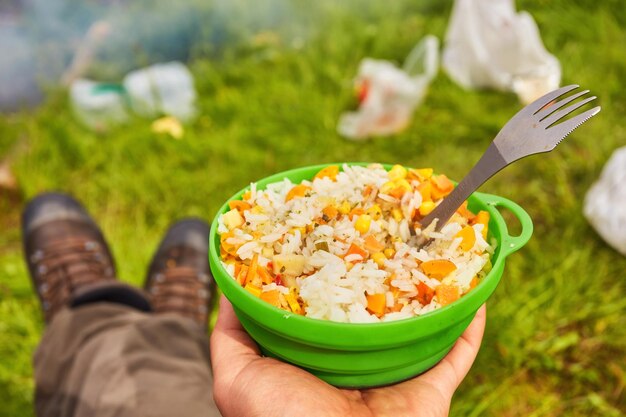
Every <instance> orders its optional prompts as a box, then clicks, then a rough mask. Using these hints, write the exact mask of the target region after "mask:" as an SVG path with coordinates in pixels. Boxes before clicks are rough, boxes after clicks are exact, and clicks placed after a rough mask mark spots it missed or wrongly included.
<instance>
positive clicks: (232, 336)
mask: <svg viewBox="0 0 626 417" xmlns="http://www.w3.org/2000/svg"><path fill="white" fill-rule="evenodd" d="M210 351H211V364H212V366H213V372H214V373H215V374H218V373H221V371H222V370H228V371H229V372H228V373H231V372H238V371H239V370H240V369H242V368H243V367H244V366H245V365H246V364H247V363H249V362H250V361H252V360H254V359H256V358H258V357H259V348H258V346H257V345H256V343H255V342H254V341H253V340H252V339H251V338H250V336H248V333H246V331H245V330H244V328H243V327H242V326H241V323H239V319H237V316H236V315H235V311H234V310H233V306H232V305H231V304H230V302H229V301H228V300H227V299H226V297H224V296H222V297H221V299H220V309H219V313H218V316H217V323H216V324H215V329H213V333H212V334H211V349H210ZM235 375H236V373H235ZM216 377H217V375H216Z"/></svg>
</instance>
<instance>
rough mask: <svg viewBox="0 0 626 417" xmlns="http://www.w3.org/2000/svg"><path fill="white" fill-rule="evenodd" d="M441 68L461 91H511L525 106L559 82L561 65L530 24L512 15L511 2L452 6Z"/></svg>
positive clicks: (482, 0) (474, 0) (472, 0)
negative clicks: (472, 89)
mask: <svg viewBox="0 0 626 417" xmlns="http://www.w3.org/2000/svg"><path fill="white" fill-rule="evenodd" d="M442 65H443V67H444V69H445V70H446V72H447V73H448V74H449V76H450V77H451V78H452V79H453V80H454V81H456V82H457V83H459V84H460V85H462V86H463V87H465V88H495V89H498V90H504V91H513V92H515V93H516V94H517V95H518V97H519V99H520V101H522V103H525V104H528V103H531V102H532V101H534V100H535V99H537V98H539V97H540V96H542V95H544V94H546V93H548V92H549V91H552V90H555V89H556V88H558V86H559V83H560V82H561V66H560V64H559V61H558V60H557V59H556V58H555V57H554V56H553V55H551V54H550V53H549V52H548V51H546V49H545V48H544V46H543V43H542V41H541V37H540V35H539V29H538V28H537V25H536V24H535V21H534V20H533V18H532V17H531V16H530V15H529V14H528V13H526V12H520V13H516V12H515V2H514V0H456V1H455V3H454V8H453V10H452V17H451V19H450V24H449V26H448V31H447V33H446V44H445V48H444V50H443V58H442Z"/></svg>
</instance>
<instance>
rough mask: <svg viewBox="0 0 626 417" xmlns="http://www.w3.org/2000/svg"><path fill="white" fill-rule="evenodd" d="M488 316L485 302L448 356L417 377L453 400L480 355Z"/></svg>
mask: <svg viewBox="0 0 626 417" xmlns="http://www.w3.org/2000/svg"><path fill="white" fill-rule="evenodd" d="M486 318H487V309H486V306H485V305H484V304H483V305H482V307H480V309H479V310H478V312H477V313H476V315H475V316H474V319H473V320H472V322H471V323H470V325H469V326H468V328H467V329H466V330H465V332H463V334H462V335H461V337H460V338H459V340H457V342H456V343H455V345H454V347H453V348H452V350H451V351H450V352H449V353H448V354H447V355H446V357H444V358H443V359H442V360H441V362H439V363H438V364H437V365H436V366H435V367H434V368H432V369H431V370H429V371H428V372H426V373H424V374H422V375H421V376H419V377H417V378H415V379H416V380H420V382H427V383H429V384H431V385H433V386H434V387H436V388H437V389H438V390H439V391H440V392H441V394H442V395H443V396H444V398H448V399H450V400H451V399H452V395H453V394H454V391H456V389H457V388H458V386H459V385H460V384H461V382H462V381H463V378H465V376H466V375H467V373H468V372H469V370H470V368H471V367H472V364H473V363H474V360H475V359H476V355H478V350H479V349H480V343H481V341H482V338H483V333H484V331H485V323H486ZM410 382H411V381H408V383H410Z"/></svg>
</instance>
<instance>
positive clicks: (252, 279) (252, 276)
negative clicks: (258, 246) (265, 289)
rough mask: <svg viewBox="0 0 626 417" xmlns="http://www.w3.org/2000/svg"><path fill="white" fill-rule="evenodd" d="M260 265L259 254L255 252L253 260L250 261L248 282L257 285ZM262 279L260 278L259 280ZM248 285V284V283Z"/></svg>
mask: <svg viewBox="0 0 626 417" xmlns="http://www.w3.org/2000/svg"><path fill="white" fill-rule="evenodd" d="M258 266H259V254H257V253H255V254H254V256H253V257H252V261H251V262H250V266H249V267H248V275H247V276H246V282H247V283H252V284H254V285H257V284H259V283H257V282H256V281H257V277H258V276H259V275H258V271H257V268H258ZM259 281H260V280H259ZM246 285H247V284H246Z"/></svg>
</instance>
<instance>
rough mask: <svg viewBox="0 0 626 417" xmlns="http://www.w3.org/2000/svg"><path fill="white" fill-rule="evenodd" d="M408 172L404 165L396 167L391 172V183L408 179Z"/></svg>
mask: <svg viewBox="0 0 626 417" xmlns="http://www.w3.org/2000/svg"><path fill="white" fill-rule="evenodd" d="M406 174H407V170H406V168H405V167H403V166H402V165H394V166H393V167H391V170H390V171H389V179H390V180H391V181H396V180H401V179H404V178H406Z"/></svg>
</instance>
